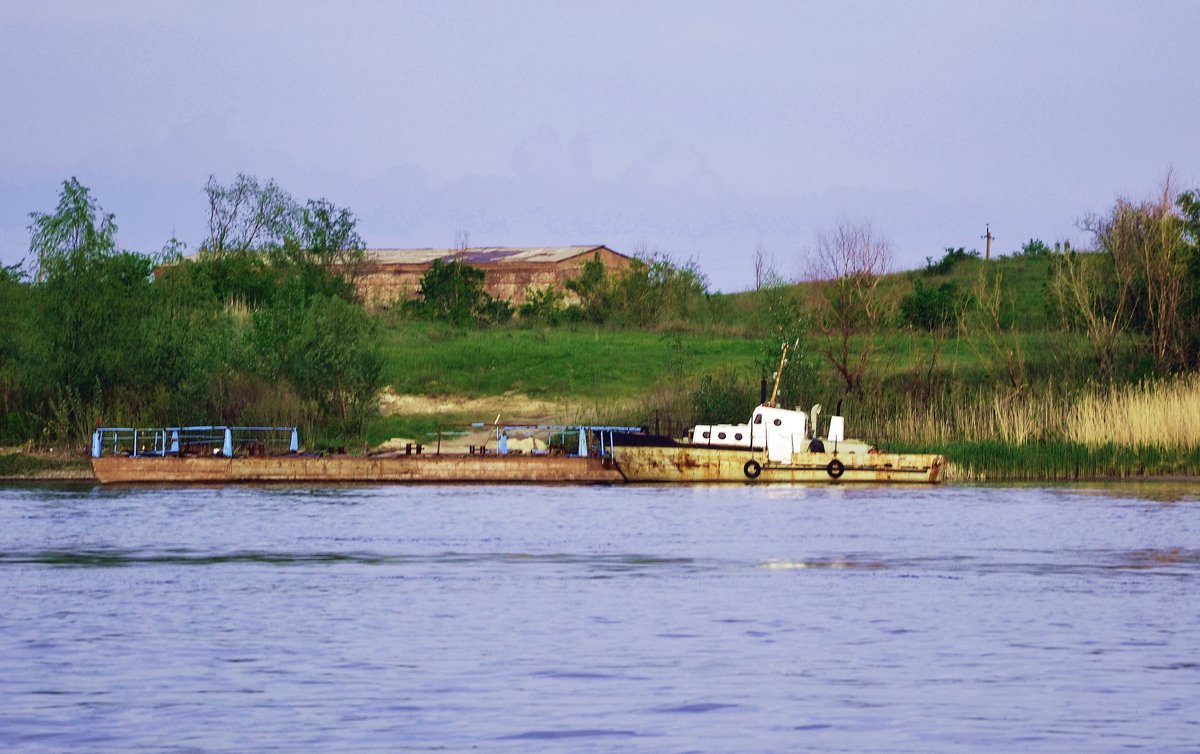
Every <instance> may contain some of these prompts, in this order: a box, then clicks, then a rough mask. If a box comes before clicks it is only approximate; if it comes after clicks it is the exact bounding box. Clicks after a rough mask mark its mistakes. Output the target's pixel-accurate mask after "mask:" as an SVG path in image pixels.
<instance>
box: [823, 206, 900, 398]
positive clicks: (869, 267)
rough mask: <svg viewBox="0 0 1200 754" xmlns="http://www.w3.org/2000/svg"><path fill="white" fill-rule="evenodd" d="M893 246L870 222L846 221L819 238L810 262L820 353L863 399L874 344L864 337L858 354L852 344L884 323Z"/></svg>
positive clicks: (846, 384)
mask: <svg viewBox="0 0 1200 754" xmlns="http://www.w3.org/2000/svg"><path fill="white" fill-rule="evenodd" d="M891 263H892V252H891V245H890V244H889V243H888V241H887V240H886V239H884V238H883V237H881V236H879V235H878V234H876V232H875V230H874V229H873V228H872V227H871V224H870V223H866V222H861V223H850V222H842V223H841V224H839V225H838V226H837V227H836V228H834V229H833V230H828V231H824V230H823V231H820V232H818V233H817V238H816V243H815V245H814V246H813V248H812V252H811V254H810V256H809V260H808V277H809V279H810V280H812V281H813V283H814V288H815V290H816V293H817V295H816V297H815V298H816V300H815V301H814V310H815V321H816V326H817V329H818V331H819V332H820V334H821V344H820V350H821V353H822V354H823V355H824V356H825V358H826V359H827V360H828V361H829V363H830V364H831V365H832V366H833V368H834V369H835V370H836V371H837V373H838V375H839V376H840V377H841V378H842V381H843V383H844V384H845V387H846V390H847V391H848V392H850V393H853V394H854V395H857V396H859V397H862V396H863V394H864V380H865V376H866V371H867V364H868V363H869V359H870V355H871V350H872V343H871V339H870V338H862V339H861V343H860V345H859V348H858V352H857V353H852V349H851V339H852V338H854V336H856V335H859V334H863V333H869V332H871V331H872V330H874V329H875V327H876V326H877V325H878V324H879V323H880V321H881V320H882V318H883V306H884V302H883V299H882V296H880V294H879V281H880V279H881V278H882V277H883V275H885V274H886V273H887V272H888V271H889V269H890V268H891Z"/></svg>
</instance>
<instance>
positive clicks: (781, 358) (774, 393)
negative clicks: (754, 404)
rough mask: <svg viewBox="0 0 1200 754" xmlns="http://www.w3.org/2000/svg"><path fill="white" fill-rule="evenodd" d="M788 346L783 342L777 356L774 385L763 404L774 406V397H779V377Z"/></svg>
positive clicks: (785, 359) (784, 362)
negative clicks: (769, 398)
mask: <svg viewBox="0 0 1200 754" xmlns="http://www.w3.org/2000/svg"><path fill="white" fill-rule="evenodd" d="M789 347H790V346H788V344H787V343H784V344H783V353H782V354H781V355H780V356H779V368H778V369H776V370H775V387H773V388H771V400H769V401H767V402H766V403H764V404H763V405H764V406H770V407H772V408H774V407H775V405H776V403H775V399H776V398H778V397H779V378H780V377H782V376H783V367H784V365H785V364H787V355H788V348H789Z"/></svg>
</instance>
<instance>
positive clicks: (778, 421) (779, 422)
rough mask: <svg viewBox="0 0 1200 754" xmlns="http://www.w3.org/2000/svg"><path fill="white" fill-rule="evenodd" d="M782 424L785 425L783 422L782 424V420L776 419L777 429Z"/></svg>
mask: <svg viewBox="0 0 1200 754" xmlns="http://www.w3.org/2000/svg"><path fill="white" fill-rule="evenodd" d="M780 424H783V422H781V421H780V420H778V419H776V420H775V426H776V427H778V426H779V425H780Z"/></svg>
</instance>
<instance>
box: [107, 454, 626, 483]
mask: <svg viewBox="0 0 1200 754" xmlns="http://www.w3.org/2000/svg"><path fill="white" fill-rule="evenodd" d="M92 470H93V472H94V473H95V475H96V479H97V480H99V481H100V482H101V483H102V484H118V483H146V482H151V483H170V484H181V483H183V484H186V483H196V482H201V483H222V482H305V483H307V482H322V483H329V482H416V483H438V482H454V483H461V482H503V483H520V482H532V483H554V482H559V483H575V484H603V483H613V482H618V483H619V482H622V481H624V478H623V477H622V476H621V474H620V473H619V472H618V471H617V470H616V469H614V468H612V467H611V465H606V464H605V463H604V461H602V460H601V459H599V458H572V457H568V456H532V455H457V454H444V455H405V456H396V457H387V458H380V457H372V456H342V455H330V456H303V455H289V456H267V457H237V458H223V457H205V456H193V457H182V458H180V457H172V456H168V457H165V458H158V457H138V458H131V457H129V456H102V457H100V458H93V459H92Z"/></svg>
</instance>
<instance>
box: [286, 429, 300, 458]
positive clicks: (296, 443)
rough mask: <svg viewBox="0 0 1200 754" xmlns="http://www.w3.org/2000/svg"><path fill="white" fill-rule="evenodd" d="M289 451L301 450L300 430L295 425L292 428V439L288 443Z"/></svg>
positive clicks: (297, 451) (296, 451)
mask: <svg viewBox="0 0 1200 754" xmlns="http://www.w3.org/2000/svg"><path fill="white" fill-rule="evenodd" d="M288 451H289V452H291V453H299V452H300V431H299V430H298V429H296V428H295V427H293V428H292V441H291V442H290V443H288Z"/></svg>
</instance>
